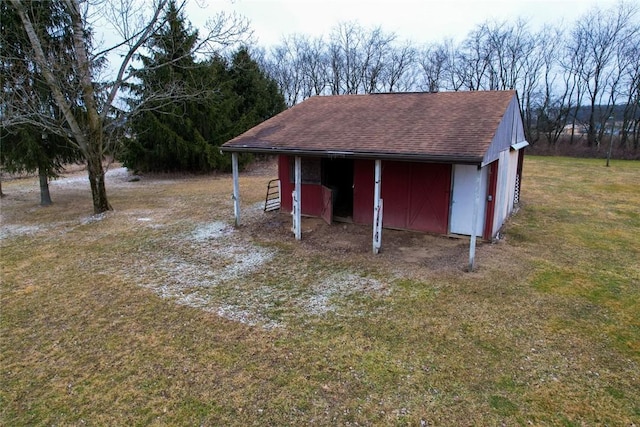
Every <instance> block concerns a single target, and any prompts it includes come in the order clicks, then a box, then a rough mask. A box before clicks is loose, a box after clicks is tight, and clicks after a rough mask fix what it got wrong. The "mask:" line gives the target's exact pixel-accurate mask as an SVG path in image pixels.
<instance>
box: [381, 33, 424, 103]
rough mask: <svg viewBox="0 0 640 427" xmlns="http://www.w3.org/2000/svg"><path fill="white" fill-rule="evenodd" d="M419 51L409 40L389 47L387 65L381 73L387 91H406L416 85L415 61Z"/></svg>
mask: <svg viewBox="0 0 640 427" xmlns="http://www.w3.org/2000/svg"><path fill="white" fill-rule="evenodd" d="M417 55H418V53H417V51H416V49H415V48H413V47H412V46H411V44H410V43H409V42H405V43H404V44H403V45H400V46H393V47H390V48H389V49H388V52H387V59H386V61H387V62H386V63H385V66H384V68H383V70H382V73H381V75H380V83H381V88H382V90H383V91H385V92H406V91H409V90H413V88H414V87H415V80H416V72H415V63H416V57H417Z"/></svg>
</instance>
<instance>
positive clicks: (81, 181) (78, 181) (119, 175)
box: [50, 167, 129, 187]
mask: <svg viewBox="0 0 640 427" xmlns="http://www.w3.org/2000/svg"><path fill="white" fill-rule="evenodd" d="M104 177H105V181H106V182H107V183H110V184H113V183H116V182H128V181H129V170H128V169H127V168H124V167H120V168H113V169H109V170H107V171H106V172H105V174H104ZM50 185H51V186H53V187H55V186H65V187H71V186H85V185H86V186H88V185H89V176H88V175H87V172H86V171H83V172H82V173H78V174H74V175H72V176H68V177H64V178H58V179H53V180H51V182H50Z"/></svg>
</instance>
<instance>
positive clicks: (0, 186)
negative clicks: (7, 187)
mask: <svg viewBox="0 0 640 427" xmlns="http://www.w3.org/2000/svg"><path fill="white" fill-rule="evenodd" d="M2 197H4V193H3V192H2V178H0V198H2Z"/></svg>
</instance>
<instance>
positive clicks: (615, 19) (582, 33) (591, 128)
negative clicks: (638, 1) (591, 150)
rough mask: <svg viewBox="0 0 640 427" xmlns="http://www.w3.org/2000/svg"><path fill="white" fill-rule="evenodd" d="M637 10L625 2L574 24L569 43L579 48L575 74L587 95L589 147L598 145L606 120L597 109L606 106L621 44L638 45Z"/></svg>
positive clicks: (594, 12)
mask: <svg viewBox="0 0 640 427" xmlns="http://www.w3.org/2000/svg"><path fill="white" fill-rule="evenodd" d="M637 11H638V8H637V6H632V5H631V4H627V3H624V2H621V3H619V4H618V5H616V6H614V7H612V8H611V9H608V10H602V9H600V8H597V7H596V8H594V9H592V10H591V11H590V12H588V13H587V14H586V15H585V16H584V17H583V18H582V19H579V20H578V22H577V23H576V27H575V29H574V30H573V31H572V43H573V44H574V45H575V46H576V49H578V47H580V48H581V49H580V55H581V65H582V66H581V67H580V68H578V70H577V75H578V78H579V79H580V81H581V83H582V87H583V88H584V90H585V91H586V96H587V98H588V101H589V112H588V119H587V120H588V125H587V141H588V143H589V145H598V144H599V142H600V141H599V138H598V129H599V128H602V127H603V126H604V124H605V123H606V121H607V120H608V118H609V115H610V111H608V110H609V108H606V109H605V110H607V111H604V112H602V111H601V110H599V109H598V108H597V106H600V105H606V106H609V102H607V101H605V100H606V97H607V96H609V95H610V93H609V92H608V91H607V86H608V85H609V86H610V87H609V90H610V89H611V84H612V82H611V81H610V79H611V78H612V72H613V73H614V74H615V73H617V71H615V70H612V69H615V68H616V67H617V65H618V64H617V63H616V62H617V60H616V55H617V53H618V52H619V48H620V44H621V43H625V42H626V40H628V39H635V40H636V43H637V37H638V36H637V26H634V25H633V18H634V16H635V15H636V14H637Z"/></svg>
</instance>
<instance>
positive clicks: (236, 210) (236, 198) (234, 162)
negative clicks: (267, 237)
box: [231, 153, 240, 227]
mask: <svg viewBox="0 0 640 427" xmlns="http://www.w3.org/2000/svg"><path fill="white" fill-rule="evenodd" d="M231 170H232V173H233V215H234V216H235V220H236V227H238V226H239V225H240V183H239V181H238V153H231Z"/></svg>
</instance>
